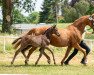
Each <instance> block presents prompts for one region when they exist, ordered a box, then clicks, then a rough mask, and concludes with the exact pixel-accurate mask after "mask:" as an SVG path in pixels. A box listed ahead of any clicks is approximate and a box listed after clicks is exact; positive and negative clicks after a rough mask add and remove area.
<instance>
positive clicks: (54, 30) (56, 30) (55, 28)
mask: <svg viewBox="0 0 94 75" xmlns="http://www.w3.org/2000/svg"><path fill="white" fill-rule="evenodd" d="M51 33H52V34H55V35H57V36H60V34H59V32H58V29H57V27H56V25H54V26H52V27H51Z"/></svg>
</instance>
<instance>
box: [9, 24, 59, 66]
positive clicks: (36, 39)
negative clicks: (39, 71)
mask: <svg viewBox="0 0 94 75" xmlns="http://www.w3.org/2000/svg"><path fill="white" fill-rule="evenodd" d="M52 34H55V35H57V36H60V34H59V33H58V31H57V28H56V25H55V26H52V27H50V28H48V29H47V30H46V31H45V32H44V33H43V34H41V35H38V36H36V35H27V36H25V37H24V38H22V39H21V46H20V48H19V49H18V50H17V51H16V52H15V55H14V58H13V60H12V62H11V64H13V63H14V60H15V58H16V56H17V55H18V53H19V52H22V54H23V55H24V57H25V58H26V55H25V53H24V52H25V48H26V47H28V46H29V45H30V46H32V47H40V49H39V51H40V55H39V58H38V59H37V61H36V63H35V65H37V63H38V61H39V59H40V58H41V56H42V54H44V49H45V48H46V49H48V50H49V51H50V52H51V53H52V56H53V60H54V64H56V63H55V59H54V55H53V52H52V51H51V50H50V49H49V48H48V47H47V46H48V45H49V44H50V39H51V36H52Z"/></svg>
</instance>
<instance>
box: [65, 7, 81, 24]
mask: <svg viewBox="0 0 94 75" xmlns="http://www.w3.org/2000/svg"><path fill="white" fill-rule="evenodd" d="M63 10H64V12H63V16H64V20H65V22H73V21H74V20H75V19H77V18H78V17H79V15H78V13H77V11H76V9H75V8H72V7H71V6H66V7H64V8H63Z"/></svg>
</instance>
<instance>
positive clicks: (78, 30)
mask: <svg viewBox="0 0 94 75" xmlns="http://www.w3.org/2000/svg"><path fill="white" fill-rule="evenodd" d="M87 25H88V26H90V27H91V28H92V29H93V31H94V14H93V15H91V16H90V15H86V16H82V17H81V18H79V19H77V20H76V21H74V22H73V23H72V24H71V25H69V26H68V27H67V28H65V29H58V31H59V33H60V37H57V36H55V35H53V36H52V37H51V42H50V44H51V45H53V46H56V47H66V46H68V48H67V51H66V53H65V56H64V58H63V59H62V61H61V65H63V63H64V60H65V59H66V58H67V56H68V54H69V52H70V50H71V49H72V47H74V48H76V49H78V50H79V51H81V52H82V53H83V54H84V58H85V59H86V53H85V51H84V49H83V48H82V47H80V46H79V43H80V41H81V38H82V34H83V32H84V29H85V27H86V26H87ZM47 28H49V27H40V28H34V29H31V30H30V31H29V32H28V33H27V34H26V35H30V34H32V33H35V34H36V35H40V34H42V33H43V32H44V31H45V30H46V29H47ZM26 35H25V36H26ZM19 39H21V38H18V39H16V40H15V41H14V42H13V44H14V45H15V47H18V46H19V45H20V42H21V41H20V40H19ZM35 49H36V47H32V48H31V49H30V50H29V53H28V55H27V60H28V59H29V57H30V55H31V54H32V53H33V51H34V50H35ZM27 60H26V62H27Z"/></svg>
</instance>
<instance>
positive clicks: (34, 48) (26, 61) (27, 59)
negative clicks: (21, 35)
mask: <svg viewBox="0 0 94 75" xmlns="http://www.w3.org/2000/svg"><path fill="white" fill-rule="evenodd" d="M36 49H37V47H32V48H31V49H30V50H29V53H28V55H27V57H26V60H25V65H27V64H28V61H29V58H30V55H31V54H32V53H33V52H34V51H35V50H36Z"/></svg>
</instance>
